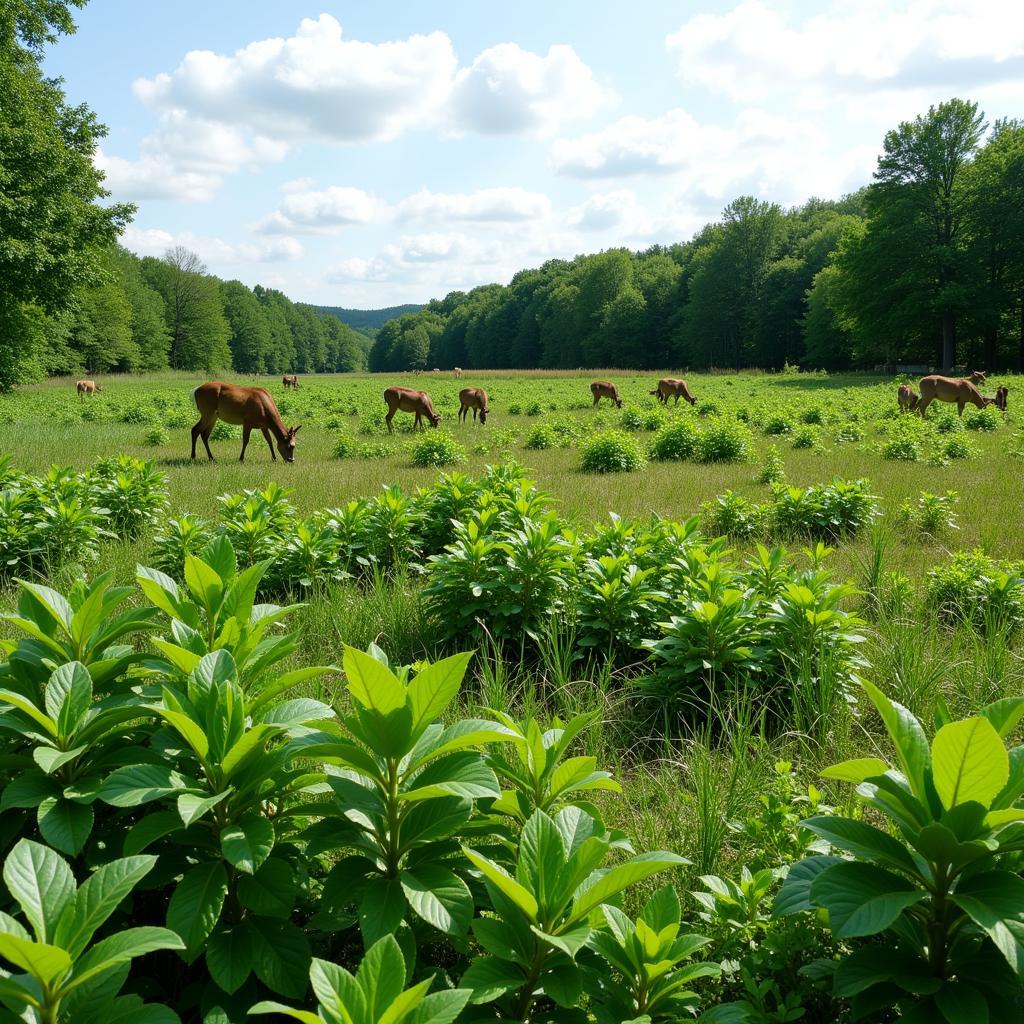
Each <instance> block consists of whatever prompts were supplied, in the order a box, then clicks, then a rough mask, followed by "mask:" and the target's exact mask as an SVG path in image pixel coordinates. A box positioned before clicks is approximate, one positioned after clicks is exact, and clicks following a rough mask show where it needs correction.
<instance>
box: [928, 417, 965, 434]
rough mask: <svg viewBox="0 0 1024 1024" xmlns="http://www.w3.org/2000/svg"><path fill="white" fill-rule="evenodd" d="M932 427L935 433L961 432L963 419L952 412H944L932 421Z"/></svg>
mask: <svg viewBox="0 0 1024 1024" xmlns="http://www.w3.org/2000/svg"><path fill="white" fill-rule="evenodd" d="M932 429H933V430H934V431H935V433H937V434H961V433H963V430H964V421H963V420H962V419H961V418H960V417H959V416H957V415H955V414H954V413H952V412H944V413H941V414H940V415H939V416H936V417H935V419H934V420H933V421H932Z"/></svg>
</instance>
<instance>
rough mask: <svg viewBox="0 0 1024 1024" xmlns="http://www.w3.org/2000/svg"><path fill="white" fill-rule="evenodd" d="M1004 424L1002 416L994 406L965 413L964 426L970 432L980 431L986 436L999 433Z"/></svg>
mask: <svg viewBox="0 0 1024 1024" xmlns="http://www.w3.org/2000/svg"><path fill="white" fill-rule="evenodd" d="M1001 423H1002V416H1001V414H1000V412H999V410H998V409H997V408H996V407H995V406H994V405H986V406H985V408H984V409H967V410H965V411H964V426H965V427H966V428H967V429H968V430H980V431H983V432H984V433H986V434H991V433H994V432H995V431H997V430H998V429H999V427H1000V425H1001Z"/></svg>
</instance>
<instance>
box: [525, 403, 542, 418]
mask: <svg viewBox="0 0 1024 1024" xmlns="http://www.w3.org/2000/svg"><path fill="white" fill-rule="evenodd" d="M543 411H544V409H543V407H542V406H541V404H540V402H531V403H530V404H529V405H528V406H527V407H526V415H527V416H539V415H540V414H541V413H542V412H543Z"/></svg>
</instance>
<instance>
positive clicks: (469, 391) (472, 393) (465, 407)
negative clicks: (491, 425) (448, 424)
mask: <svg viewBox="0 0 1024 1024" xmlns="http://www.w3.org/2000/svg"><path fill="white" fill-rule="evenodd" d="M459 403H460V405H459V422H460V423H461V422H462V421H463V420H465V419H468V418H469V410H470V409H472V410H473V422H474V423H475V422H476V414H477V410H479V411H480V422H481V423H486V422H487V412H488V410H487V392H486V391H484V389H483V388H463V389H462V390H461V391H460V392H459Z"/></svg>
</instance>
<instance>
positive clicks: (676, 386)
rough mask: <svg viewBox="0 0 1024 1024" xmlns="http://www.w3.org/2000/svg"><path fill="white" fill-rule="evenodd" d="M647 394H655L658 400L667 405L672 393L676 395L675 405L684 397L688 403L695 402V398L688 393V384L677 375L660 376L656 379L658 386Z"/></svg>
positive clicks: (694, 403)
mask: <svg viewBox="0 0 1024 1024" xmlns="http://www.w3.org/2000/svg"><path fill="white" fill-rule="evenodd" d="M648 394H651V395H657V396H658V401H659V402H664V403H665V405H668V400H669V397H670V396H672V395H675V396H676V405H678V404H679V399H680V398H685V399H686V401H688V402H689V403H690V405H696V404H697V399H696V398H694V397H693V395H692V394H691V393H690V388H689V385H688V384H687V383H686V381H685V380H680V379H679V378H678V377H662V378H661V380H659V381H658V386H657V387H656V388H655V389H654V390H653V391H650V392H648Z"/></svg>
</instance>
